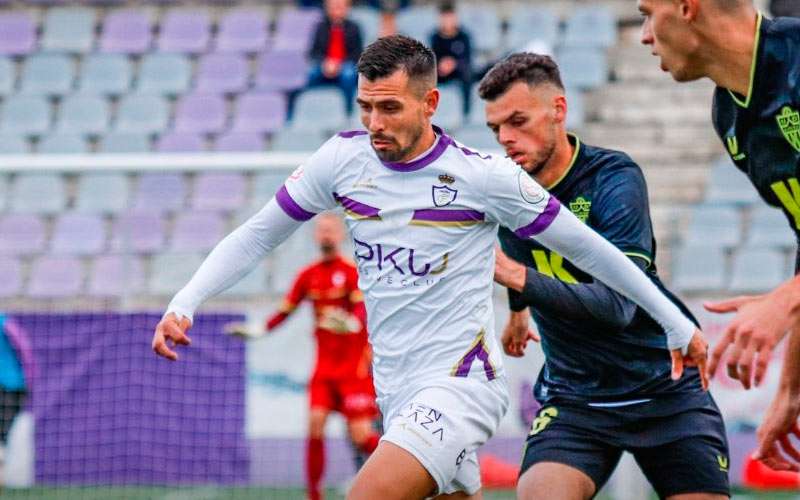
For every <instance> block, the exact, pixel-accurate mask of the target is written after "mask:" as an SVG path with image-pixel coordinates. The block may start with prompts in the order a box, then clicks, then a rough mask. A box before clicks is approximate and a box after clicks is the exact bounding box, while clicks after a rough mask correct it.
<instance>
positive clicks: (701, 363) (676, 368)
mask: <svg viewBox="0 0 800 500" xmlns="http://www.w3.org/2000/svg"><path fill="white" fill-rule="evenodd" d="M670 356H672V380H678V379H680V378H681V377H682V376H683V369H684V367H687V366H696V367H697V368H698V372H699V373H700V382H701V383H702V385H703V390H704V391H707V390H708V373H707V371H706V360H707V358H708V342H706V339H705V337H703V332H701V331H700V330H695V331H694V335H692V340H691V341H689V345H688V346H687V347H686V354H683V353H682V352H681V349H673V350H671V351H670Z"/></svg>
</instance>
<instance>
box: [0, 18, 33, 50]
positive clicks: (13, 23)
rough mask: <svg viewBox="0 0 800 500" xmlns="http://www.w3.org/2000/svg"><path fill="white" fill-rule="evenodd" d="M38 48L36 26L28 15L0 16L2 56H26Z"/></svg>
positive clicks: (0, 48)
mask: <svg viewBox="0 0 800 500" xmlns="http://www.w3.org/2000/svg"><path fill="white" fill-rule="evenodd" d="M35 46H36V26H35V25H34V23H33V19H31V16H29V15H28V14H27V13H23V12H6V13H3V14H0V54H3V55H12V56H18V55H24V54H30V53H31V52H33V49H34V47H35Z"/></svg>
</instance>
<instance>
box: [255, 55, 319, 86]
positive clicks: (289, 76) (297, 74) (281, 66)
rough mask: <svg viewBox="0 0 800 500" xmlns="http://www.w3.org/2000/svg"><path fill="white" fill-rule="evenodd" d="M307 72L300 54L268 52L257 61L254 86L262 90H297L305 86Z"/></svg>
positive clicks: (306, 65)
mask: <svg viewBox="0 0 800 500" xmlns="http://www.w3.org/2000/svg"><path fill="white" fill-rule="evenodd" d="M308 71H309V68H308V63H307V62H306V58H305V56H304V55H303V54H302V53H300V52H289V51H269V52H266V53H264V54H262V55H261V57H260V58H259V60H258V69H257V71H256V77H255V86H256V88H258V89H263V90H281V91H291V90H297V89H300V88H303V87H305V86H306V83H307V82H308Z"/></svg>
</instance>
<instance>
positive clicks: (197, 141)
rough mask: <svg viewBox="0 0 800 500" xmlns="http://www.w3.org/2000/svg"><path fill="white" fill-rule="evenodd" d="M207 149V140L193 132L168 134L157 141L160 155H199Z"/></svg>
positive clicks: (157, 149)
mask: <svg viewBox="0 0 800 500" xmlns="http://www.w3.org/2000/svg"><path fill="white" fill-rule="evenodd" d="M205 148H206V145H205V140H203V138H202V137H201V136H200V135H198V134H194V133H191V132H167V133H166V134H164V135H162V136H161V137H159V138H158V141H156V151H158V152H159V153H199V152H201V151H204V150H205Z"/></svg>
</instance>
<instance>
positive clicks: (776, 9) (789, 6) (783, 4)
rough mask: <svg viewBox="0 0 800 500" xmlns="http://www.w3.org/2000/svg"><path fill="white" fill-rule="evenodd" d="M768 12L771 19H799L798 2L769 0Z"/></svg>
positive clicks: (799, 7)
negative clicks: (770, 13) (770, 14)
mask: <svg viewBox="0 0 800 500" xmlns="http://www.w3.org/2000/svg"><path fill="white" fill-rule="evenodd" d="M769 10H770V12H772V16H773V17H800V1H798V0H770V2H769Z"/></svg>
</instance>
